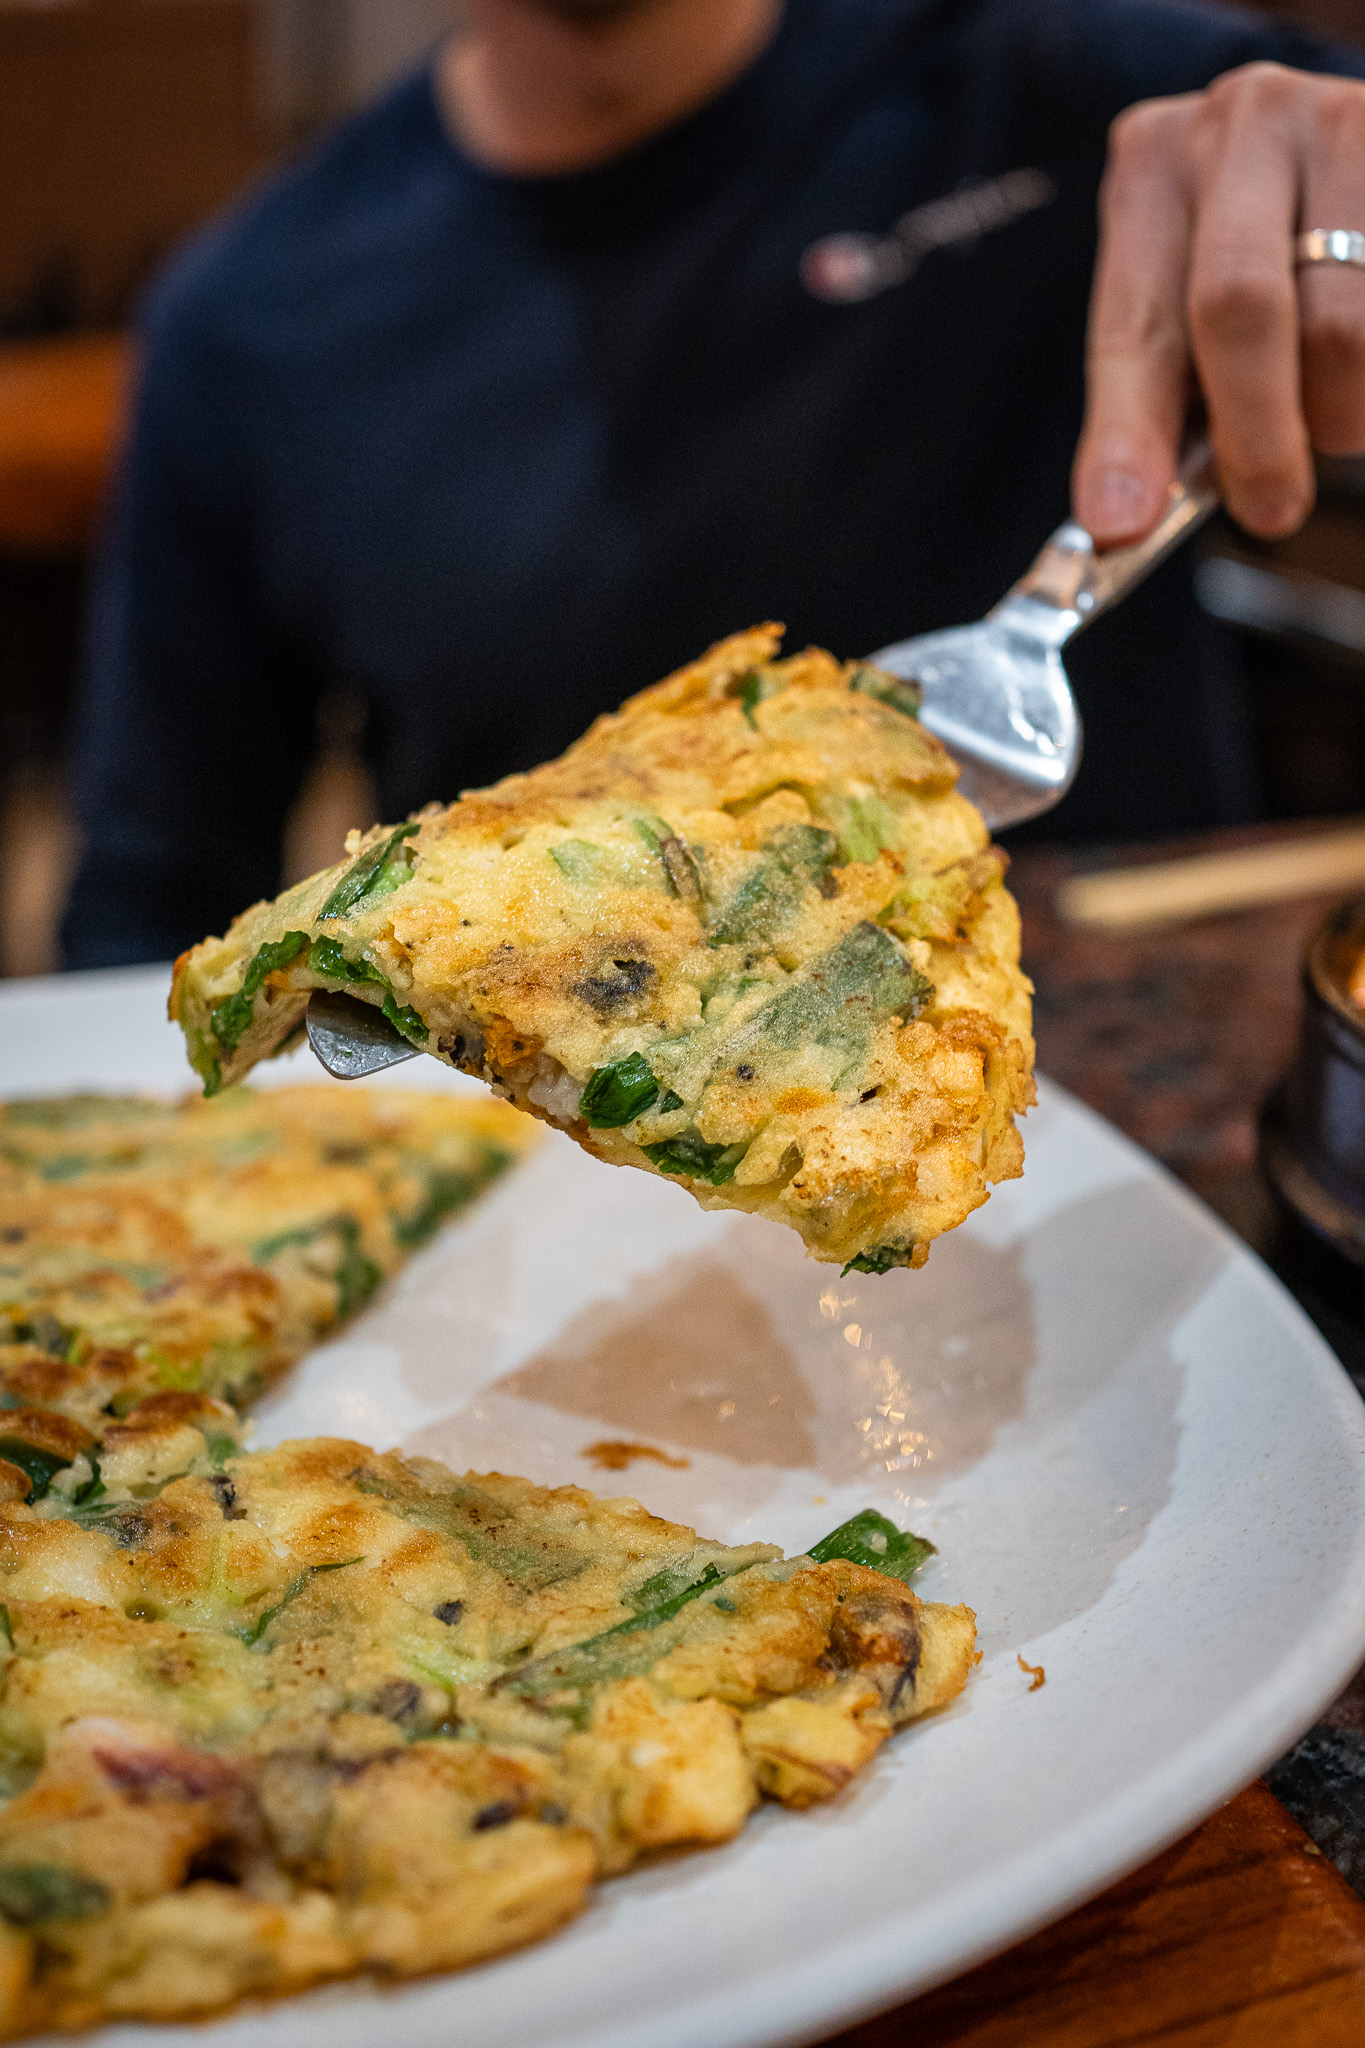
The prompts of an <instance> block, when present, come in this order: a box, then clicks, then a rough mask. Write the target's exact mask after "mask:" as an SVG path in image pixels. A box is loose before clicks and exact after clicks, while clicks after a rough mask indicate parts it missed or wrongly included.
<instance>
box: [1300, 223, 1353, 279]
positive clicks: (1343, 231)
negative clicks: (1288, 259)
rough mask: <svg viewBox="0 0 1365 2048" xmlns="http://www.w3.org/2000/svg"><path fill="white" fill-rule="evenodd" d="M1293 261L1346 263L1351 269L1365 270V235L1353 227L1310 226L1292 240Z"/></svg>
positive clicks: (1302, 262)
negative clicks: (1303, 233) (1306, 230)
mask: <svg viewBox="0 0 1365 2048" xmlns="http://www.w3.org/2000/svg"><path fill="white" fill-rule="evenodd" d="M1294 261H1295V263H1297V264H1298V265H1299V266H1300V267H1302V266H1303V265H1304V264H1306V263H1346V264H1349V266H1350V267H1351V269H1352V270H1365V235H1362V234H1359V233H1358V232H1357V231H1356V229H1355V228H1310V229H1309V230H1308V233H1307V234H1306V235H1299V236H1297V237H1296V238H1295V242H1294Z"/></svg>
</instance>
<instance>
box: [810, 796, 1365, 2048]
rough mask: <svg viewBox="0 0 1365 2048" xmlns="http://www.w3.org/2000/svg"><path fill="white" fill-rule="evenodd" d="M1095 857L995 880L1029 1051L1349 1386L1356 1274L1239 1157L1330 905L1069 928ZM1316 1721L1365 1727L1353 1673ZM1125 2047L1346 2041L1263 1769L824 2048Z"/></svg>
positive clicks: (1363, 1954) (1323, 1944)
mask: <svg viewBox="0 0 1365 2048" xmlns="http://www.w3.org/2000/svg"><path fill="white" fill-rule="evenodd" d="M1283 829H1284V828H1269V834H1268V833H1267V830H1266V829H1265V828H1262V829H1260V830H1257V831H1251V832H1244V833H1225V834H1220V835H1218V839H1217V842H1214V841H1213V840H1212V839H1209V840H1204V841H1200V842H1198V844H1199V845H1201V846H1202V845H1207V844H1211V843H1220V844H1236V843H1238V842H1240V841H1243V840H1246V839H1255V838H1260V837H1265V836H1273V835H1274V832H1275V831H1276V830H1283ZM1193 844H1194V843H1192V842H1190V843H1186V844H1185V845H1182V846H1181V847H1179V848H1177V847H1163V848H1152V849H1147V850H1146V852H1145V853H1138V854H1137V855H1136V857H1138V858H1150V857H1157V856H1159V855H1161V854H1163V853H1172V852H1178V851H1188V850H1192V846H1193ZM1133 857H1135V856H1134V853H1133V850H1128V851H1127V852H1126V853H1124V854H1122V855H1120V856H1116V858H1124V859H1129V858H1133ZM1100 858H1102V857H1099V858H1097V856H1096V855H1094V854H1093V853H1090V854H1088V855H1085V856H1081V855H1079V854H1076V853H1073V852H1070V851H1062V850H1057V851H1052V850H1043V849H1036V850H1029V851H1027V852H1025V853H1022V854H1021V855H1020V856H1019V858H1018V860H1017V861H1016V863H1015V867H1014V870H1013V873H1012V876H1011V881H1012V885H1013V886H1014V888H1015V892H1016V894H1017V895H1018V897H1019V901H1020V906H1021V909H1022V910H1023V913H1024V932H1025V964H1026V965H1027V966H1028V968H1029V970H1030V972H1031V973H1032V974H1033V976H1034V978H1035V981H1036V983H1037V988H1038V1002H1037V1031H1038V1060H1039V1065H1040V1067H1041V1068H1042V1069H1043V1070H1044V1071H1045V1072H1047V1073H1049V1074H1050V1075H1052V1077H1053V1078H1054V1079H1055V1080H1058V1081H1061V1082H1063V1083H1064V1084H1065V1085H1066V1086H1067V1087H1069V1088H1071V1089H1072V1090H1073V1091H1074V1092H1075V1093H1076V1094H1078V1095H1080V1096H1081V1097H1082V1098H1083V1099H1084V1100H1086V1101H1088V1102H1090V1103H1091V1104H1092V1105H1093V1106H1094V1107H1095V1108H1096V1109H1099V1110H1101V1111H1102V1112H1103V1113H1104V1114H1105V1115H1106V1116H1109V1117H1111V1118H1112V1119H1113V1120H1114V1122H1116V1123H1117V1124H1119V1125H1120V1127H1121V1128H1122V1129H1124V1130H1126V1131H1128V1132H1129V1133H1130V1135H1131V1136H1133V1137H1135V1138H1137V1139H1138V1140H1139V1142H1140V1143H1142V1144H1144V1145H1146V1146H1147V1147H1148V1148H1149V1149H1150V1150H1151V1151H1153V1152H1155V1153H1156V1154H1157V1155H1158V1156H1159V1157H1161V1158H1163V1159H1164V1160H1165V1161H1166V1163H1167V1164H1168V1165H1170V1166H1171V1167H1172V1168H1173V1169H1174V1170H1175V1171H1176V1172H1177V1173H1179V1174H1180V1175H1181V1176H1182V1178H1184V1179H1185V1180H1187V1181H1188V1182H1189V1184H1190V1185H1191V1186H1193V1187H1194V1188H1196V1189H1197V1190H1198V1192H1199V1193H1201V1194H1202V1195H1203V1196H1204V1197H1205V1199H1206V1200H1209V1201H1211V1202H1212V1204H1213V1206H1215V1207H1216V1208H1218V1209H1220V1210H1221V1211H1222V1213H1223V1214H1224V1216H1225V1217H1226V1218H1227V1219H1228V1220H1229V1221H1230V1222H1232V1224H1233V1226H1234V1228H1237V1229H1239V1230H1240V1231H1241V1232H1242V1234H1243V1235H1244V1236H1246V1237H1247V1238H1248V1239H1249V1240H1250V1241H1251V1242H1253V1243H1254V1244H1255V1245H1256V1247H1257V1249H1258V1250H1260V1251H1261V1252H1262V1253H1263V1255H1266V1256H1269V1257H1270V1259H1271V1262H1272V1263H1273V1264H1275V1265H1276V1266H1277V1268H1278V1269H1279V1270H1280V1271H1281V1274H1282V1277H1284V1278H1286V1279H1287V1281H1288V1282H1289V1283H1290V1284H1291V1285H1293V1286H1294V1287H1295V1290H1296V1292H1298V1293H1299V1294H1300V1298H1301V1299H1303V1300H1304V1301H1305V1303H1306V1305H1307V1306H1309V1308H1310V1310H1312V1312H1313V1313H1315V1314H1316V1315H1317V1317H1318V1320H1319V1321H1320V1322H1321V1323H1322V1324H1323V1326H1324V1327H1325V1328H1326V1329H1327V1332H1328V1334H1329V1336H1330V1337H1331V1338H1332V1339H1333V1341H1334V1342H1336V1344H1337V1345H1338V1348H1339V1349H1340V1350H1341V1351H1342V1352H1343V1355H1344V1356H1346V1361H1347V1363H1348V1366H1354V1367H1355V1370H1356V1377H1357V1383H1358V1384H1362V1385H1363V1388H1365V1275H1361V1276H1358V1277H1352V1276H1350V1275H1343V1273H1342V1272H1341V1271H1339V1270H1338V1269H1337V1268H1336V1267H1335V1266H1333V1265H1330V1264H1319V1263H1318V1262H1316V1260H1315V1254H1314V1252H1313V1250H1312V1248H1310V1247H1307V1246H1305V1245H1303V1244H1302V1243H1299V1242H1298V1241H1297V1240H1295V1239H1294V1238H1293V1236H1292V1234H1291V1235H1290V1236H1288V1237H1287V1236H1286V1235H1285V1232H1284V1229H1283V1226H1282V1224H1281V1223H1280V1222H1279V1220H1278V1219H1277V1218H1276V1216H1275V1213H1274V1211H1273V1209H1272V1207H1271V1205H1270V1203H1269V1200H1268V1197H1267V1195H1266V1193H1265V1190H1264V1188H1263V1187H1262V1185H1261V1183H1260V1181H1259V1177H1258V1175H1257V1172H1256V1167H1255V1145H1256V1116H1257V1111H1258V1108H1259V1105H1260V1102H1261V1099H1262V1098H1263V1096H1264V1095H1265V1093H1266V1091H1267V1089H1268V1088H1269V1087H1270V1086H1271V1084H1272V1083H1273V1082H1274V1081H1275V1080H1276V1079H1277V1078H1278V1076H1279V1075H1280V1074H1281V1073H1282V1072H1283V1070H1284V1068H1285V1067H1286V1065H1287V1064H1288V1062H1289V1060H1290V1058H1291V1057H1292V1054H1293V1049H1294V1042H1295V1037H1296V1034H1297V1029H1298V1014H1299V996H1298V963H1299V959H1300V957H1301V954H1302V950H1303V946H1304V943H1305V941H1306V939H1307V936H1308V934H1309V932H1310V931H1311V930H1312V928H1313V926H1314V925H1315V924H1316V922H1317V920H1318V918H1319V917H1320V916H1321V915H1322V913H1323V911H1324V910H1325V909H1326V908H1327V907H1328V906H1327V904H1326V903H1325V902H1322V901H1317V900H1315V901H1310V902H1307V903H1297V904H1285V905H1279V906H1277V907H1275V908H1274V909H1272V910H1261V911H1255V912H1248V913H1246V914H1245V915H1241V916H1237V917H1225V918H1217V919H1208V920H1205V921H1203V922H1202V923H1199V924H1195V925H1191V926H1189V927H1188V928H1186V929H1184V930H1180V931H1175V932H1165V933H1160V934H1156V935H1148V936H1143V937H1123V938H1115V937H1111V936H1100V935H1096V934H1093V933H1085V934H1081V933H1077V932H1074V931H1069V930H1068V929H1067V928H1066V927H1065V926H1063V925H1062V924H1061V923H1060V922H1059V921H1058V919H1057V917H1056V914H1055V910H1054V908H1053V898H1054V895H1055V891H1056V887H1057V884H1058V883H1059V882H1060V881H1062V880H1063V879H1064V878H1065V877H1066V876H1067V875H1069V874H1071V873H1074V872H1078V871H1080V870H1081V869H1083V868H1087V869H1088V868H1092V867H1094V866H1096V865H1098V864H1099V859H1100ZM1334 1318H1335V1319H1336V1320H1335V1321H1334V1320H1333V1319H1334ZM1327 1718H1328V1721H1329V1723H1331V1724H1332V1725H1333V1726H1335V1727H1336V1728H1338V1729H1357V1730H1361V1731H1365V1674H1362V1675H1361V1677H1360V1678H1358V1679H1357V1681H1356V1684H1355V1685H1354V1686H1353V1688H1351V1689H1350V1690H1349V1691H1348V1693H1347V1695H1346V1696H1345V1697H1344V1698H1343V1700H1342V1701H1341V1702H1340V1703H1339V1704H1338V1707H1337V1709H1335V1710H1334V1711H1333V1712H1332V1713H1329V1715H1328V1717H1327ZM1058 1796H1059V1798H1065V1788H1064V1787H1059V1788H1058ZM1288 1796H1289V1794H1288V1793H1286V1797H1288ZM1342 1860H1343V1861H1344V1860H1345V1858H1344V1856H1343V1859H1342ZM1358 1867H1359V1868H1360V1869H1361V1870H1362V1871H1365V1850H1363V1851H1362V1853H1361V1858H1360V1862H1359V1866H1358ZM1138 2044H1141V2048H1362V2044H1365V1901H1362V1899H1361V1898H1360V1897H1358V1896H1357V1895H1356V1893H1355V1892H1354V1891H1353V1890H1352V1889H1351V1887H1350V1886H1349V1885H1348V1884H1346V1883H1345V1881H1344V1880H1343V1879H1342V1877H1341V1876H1340V1875H1339V1874H1338V1871H1337V1870H1336V1869H1335V1868H1334V1867H1333V1864H1332V1863H1331V1862H1330V1861H1329V1860H1328V1858H1327V1857H1326V1856H1325V1855H1323V1854H1322V1853H1321V1851H1320V1850H1319V1849H1318V1848H1317V1847H1316V1845H1315V1844H1314V1842H1313V1841H1312V1840H1311V1839H1310V1838H1309V1836H1308V1835H1307V1834H1306V1833H1305V1832H1304V1830H1303V1829H1302V1828H1301V1827H1300V1826H1299V1825H1298V1824H1297V1823H1296V1822H1295V1821H1294V1820H1292V1819H1291V1818H1290V1816H1289V1814H1288V1813H1287V1812H1286V1811H1285V1809H1284V1808H1283V1807H1282V1806H1281V1805H1280V1804H1279V1803H1278V1801H1277V1800H1276V1799H1274V1798H1273V1797H1272V1795H1271V1793H1270V1792H1269V1791H1268V1790H1267V1789H1266V1787H1265V1786H1264V1785H1263V1784H1260V1783H1257V1784H1254V1785H1252V1786H1250V1787H1249V1788H1248V1789H1247V1790H1246V1791H1245V1792H1243V1793H1241V1794H1240V1796H1239V1797H1238V1798H1236V1799H1234V1800H1231V1801H1230V1802H1229V1803H1228V1804H1227V1805H1226V1806H1224V1807H1222V1808H1221V1809H1220V1810H1219V1811H1218V1812H1217V1813H1215V1814H1214V1815H1213V1816H1212V1818H1211V1819H1209V1820H1207V1821H1206V1822H1205V1823H1204V1825H1203V1826H1202V1827H1200V1828H1197V1829H1196V1830H1195V1832H1194V1833H1193V1834H1192V1835H1190V1836H1189V1837H1188V1838H1187V1839H1186V1840H1185V1841H1183V1842H1181V1843H1178V1844H1177V1845H1176V1846H1175V1847H1174V1848H1172V1849H1169V1850H1167V1852H1166V1853H1165V1854H1164V1855H1162V1856H1158V1857H1157V1858H1156V1860H1155V1861H1154V1862H1152V1863H1149V1864H1148V1865H1147V1866H1146V1868H1145V1869H1143V1870H1140V1871H1138V1872H1136V1873H1135V1874H1134V1875H1133V1876H1131V1877H1129V1878H1126V1879H1125V1880H1124V1881H1123V1882H1122V1883H1120V1884H1117V1885H1115V1886H1114V1887H1113V1888H1112V1889H1111V1890H1109V1891H1107V1892H1105V1893H1104V1894H1103V1895H1102V1896H1101V1897H1100V1898H1098V1899H1096V1900H1094V1901H1092V1903H1091V1904H1089V1905H1087V1906H1083V1907H1082V1908H1081V1909H1080V1910H1079V1911H1078V1912H1075V1913H1072V1914H1071V1915H1069V1916H1068V1917H1067V1918H1066V1919H1064V1920H1062V1921H1059V1922H1058V1923H1057V1924H1056V1925H1055V1926H1054V1927H1050V1928H1048V1929H1046V1930H1045V1931H1044V1932H1043V1933H1041V1934H1038V1935H1035V1936H1034V1937H1033V1938H1032V1939H1031V1940H1029V1941H1026V1942H1023V1943H1022V1944H1021V1945H1020V1946H1019V1947H1017V1948H1014V1949H1011V1950H1010V1951H1009V1952H1008V1953H1007V1954H1005V1955H1003V1956H1000V1957H998V1958H997V1959H995V1960H994V1961H992V1962H989V1963H985V1964H983V1965H981V1966H980V1968H978V1969H975V1970H972V1971H970V1972H968V1974H967V1975H966V1976H964V1977H960V1978H958V1979H957V1980H956V1981H955V1982H954V1983H951V1984H947V1985H944V1986H943V1987H942V1988H941V1989H939V1990H937V1991H933V1992H930V1993H928V1994H927V1995H926V1996H925V1997H923V1998H919V1999H916V2000H914V2001H912V2002H911V2003H910V2004H908V2005H903V2006H900V2007H898V2008H897V2009H896V2010H895V2011H893V2012H890V2013H886V2014H883V2015H882V2016H881V2017H880V2018H878V2019H874V2020H870V2021H867V2022H865V2023H864V2024H863V2025H862V2026H859V2027H855V2028H853V2029H852V2030H851V2031H849V2032H847V2033H844V2034H841V2035H840V2036H839V2037H838V2042H837V2048H1138ZM830 2048H836V2044H830Z"/></svg>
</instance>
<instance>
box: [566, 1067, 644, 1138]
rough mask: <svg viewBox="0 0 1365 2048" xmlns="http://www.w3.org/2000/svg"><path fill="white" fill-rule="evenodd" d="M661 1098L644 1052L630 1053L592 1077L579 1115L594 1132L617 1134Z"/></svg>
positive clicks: (598, 1070) (599, 1069) (580, 1104)
mask: <svg viewBox="0 0 1365 2048" xmlns="http://www.w3.org/2000/svg"><path fill="white" fill-rule="evenodd" d="M658 1097H659V1084H658V1082H657V1081H656V1080H655V1078H654V1074H653V1072H652V1070H651V1068H650V1064H649V1061H648V1060H647V1059H646V1058H645V1056H644V1054H643V1053H642V1052H630V1053H627V1054H626V1056H625V1058H624V1059H620V1060H613V1061H612V1063H611V1065H610V1066H607V1067H598V1068H597V1070H596V1072H595V1073H593V1074H592V1075H591V1076H590V1077H589V1080H588V1085H587V1087H586V1088H585V1089H584V1090H583V1094H582V1097H581V1099H580V1101H579V1105H578V1111H579V1115H580V1116H582V1117H584V1118H585V1119H586V1120H587V1122H588V1124H589V1126H590V1128H591V1129H593V1130H595V1131H610V1130H618V1129H619V1128H620V1126H621V1125H622V1124H628V1123H633V1122H634V1120H635V1118H636V1117H637V1116H643V1115H644V1113H645V1111H646V1110H647V1109H649V1108H650V1107H652V1105H653V1104H654V1103H655V1102H657V1100H658Z"/></svg>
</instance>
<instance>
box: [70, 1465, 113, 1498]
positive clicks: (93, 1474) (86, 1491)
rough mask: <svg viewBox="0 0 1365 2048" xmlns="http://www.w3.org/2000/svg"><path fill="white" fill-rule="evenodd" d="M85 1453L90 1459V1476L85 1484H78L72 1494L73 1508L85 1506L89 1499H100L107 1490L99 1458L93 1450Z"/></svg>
mask: <svg viewBox="0 0 1365 2048" xmlns="http://www.w3.org/2000/svg"><path fill="white" fill-rule="evenodd" d="M85 1455H86V1457H87V1458H88V1459H89V1461H90V1477H89V1478H88V1479H87V1480H86V1482H85V1484H84V1485H83V1486H78V1487H77V1488H76V1491H75V1492H74V1493H73V1494H72V1496H71V1505H72V1507H73V1508H80V1507H84V1506H85V1505H86V1503H87V1502H88V1501H92V1500H99V1499H100V1498H101V1496H102V1495H103V1494H104V1492H105V1491H106V1488H105V1484H104V1481H103V1480H102V1479H101V1478H100V1461H99V1459H98V1458H97V1457H96V1456H95V1454H94V1452H93V1451H87V1452H86V1454H85Z"/></svg>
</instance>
